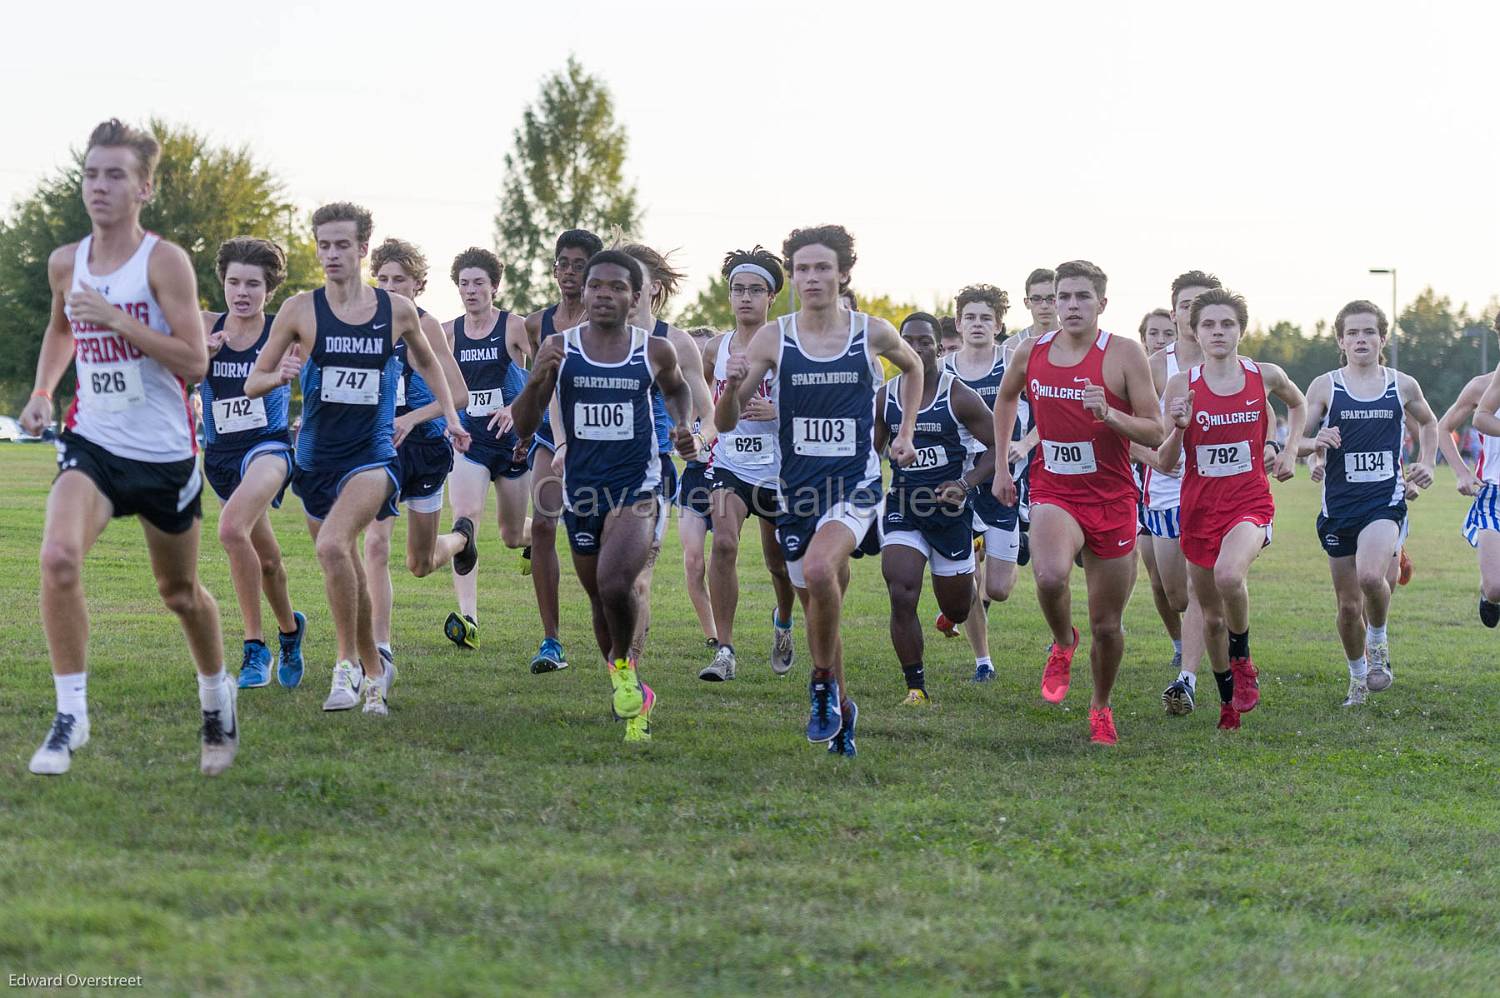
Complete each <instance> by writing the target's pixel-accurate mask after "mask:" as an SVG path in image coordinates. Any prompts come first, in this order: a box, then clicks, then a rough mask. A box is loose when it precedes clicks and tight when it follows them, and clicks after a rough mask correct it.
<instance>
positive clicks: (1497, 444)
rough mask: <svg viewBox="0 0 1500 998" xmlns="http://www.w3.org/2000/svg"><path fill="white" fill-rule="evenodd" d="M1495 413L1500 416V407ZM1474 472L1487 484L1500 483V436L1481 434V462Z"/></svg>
mask: <svg viewBox="0 0 1500 998" xmlns="http://www.w3.org/2000/svg"><path fill="white" fill-rule="evenodd" d="M1495 414H1496V415H1497V416H1500V409H1497V410H1496V411H1495ZM1474 474H1475V475H1476V476H1478V478H1479V480H1480V481H1481V482H1484V483H1485V484H1486V485H1500V437H1492V436H1490V435H1489V434H1486V433H1481V434H1480V435H1479V463H1478V464H1477V465H1476V466H1475V468H1474Z"/></svg>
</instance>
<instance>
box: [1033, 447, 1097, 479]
mask: <svg viewBox="0 0 1500 998" xmlns="http://www.w3.org/2000/svg"><path fill="white" fill-rule="evenodd" d="M1042 458H1043V462H1044V464H1045V465H1046V468H1047V470H1048V471H1050V472H1052V473H1053V474H1054V475H1090V474H1093V473H1094V472H1095V471H1097V470H1098V469H1099V465H1098V464H1097V463H1096V462H1095V461H1094V442H1093V441H1092V440H1080V441H1079V442H1078V443H1076V444H1065V443H1059V442H1057V441H1056V440H1043V441H1042Z"/></svg>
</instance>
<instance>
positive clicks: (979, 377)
mask: <svg viewBox="0 0 1500 998" xmlns="http://www.w3.org/2000/svg"><path fill="white" fill-rule="evenodd" d="M1007 304H1008V303H1007V299H1006V295H1005V292H1004V291H1001V290H1000V289H999V288H995V287H992V286H990V285H988V284H976V285H972V286H970V287H967V288H964V289H963V290H962V291H960V292H959V293H958V328H959V331H960V332H961V333H962V335H963V341H962V342H963V346H962V347H961V348H960V350H959V351H958V352H957V353H955V354H952V355H946V354H945V355H944V356H943V360H942V364H943V369H944V370H946V371H950V372H952V373H953V374H955V375H957V376H958V379H959V380H960V381H962V382H963V383H964V384H965V385H967V386H968V387H969V388H971V389H973V390H974V391H975V392H977V393H978V395H979V398H980V399H981V400H982V401H983V402H984V404H985V407H986V408H987V409H989V410H990V411H991V412H993V411H994V404H995V396H996V394H997V393H998V392H999V391H1000V380H1001V378H1003V377H1004V375H1005V352H1004V349H1003V348H1002V347H999V346H997V345H996V344H995V336H996V333H997V330H998V329H999V328H1000V327H1001V326H1002V325H1003V324H1004V321H1005V320H1004V315H1005V311H1006V307H1007ZM1021 431H1022V426H1021V421H1020V420H1019V419H1017V420H1016V426H1015V430H1014V432H1012V433H1011V436H1010V439H1009V440H1007V441H1006V447H1007V449H1008V448H1009V447H1010V446H1011V445H1012V443H1019V442H1020V441H1021V439H1022V437H1023V436H1024V434H1023V433H1022V432H1021ZM991 435H992V436H993V431H992V433H991ZM985 449H987V448H984V447H983V445H981V444H979V443H977V442H976V443H974V444H972V445H971V448H970V450H971V454H970V457H969V460H968V461H967V462H966V464H965V468H964V470H965V473H967V472H968V471H969V470H970V469H971V468H972V465H973V460H974V457H975V453H972V452H975V451H977V452H978V453H983V452H984V450H985ZM994 459H995V458H994V457H992V458H991V465H993V461H994ZM990 485H991V479H990V478H989V477H986V478H985V480H984V481H982V482H980V483H979V488H978V490H977V492H975V493H974V494H973V495H972V496H971V497H970V502H971V504H972V506H973V510H974V517H973V527H974V551H975V554H976V556H977V565H976V569H977V571H976V575H977V578H976V582H977V585H976V587H975V592H974V605H973V606H972V607H970V608H969V614H968V619H967V620H965V621H964V625H963V626H964V634H965V636H967V637H968V639H969V648H970V650H972V651H973V652H974V682H976V683H987V682H989V681H990V680H992V679H994V678H995V666H994V663H993V661H992V660H991V659H990V645H989V641H990V638H989V608H990V602H991V601H994V602H1004V601H1005V600H1007V599H1009V598H1010V593H1011V590H1012V589H1014V588H1015V585H1016V558H1017V556H1018V555H1019V553H1020V543H1021V529H1020V523H1019V517H1018V515H1017V510H1016V507H1014V506H1001V505H1000V503H999V502H998V501H996V499H995V497H994V496H993V495H991V494H990ZM937 628H938V630H940V631H942V632H943V633H945V634H948V635H949V636H950V637H951V636H955V635H957V634H958V628H957V627H956V626H955V625H954V623H953V621H951V620H949V618H948V617H947V615H946V614H943V613H941V612H939V613H938V619H937Z"/></svg>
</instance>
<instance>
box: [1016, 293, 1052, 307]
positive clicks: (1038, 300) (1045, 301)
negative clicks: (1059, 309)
mask: <svg viewBox="0 0 1500 998" xmlns="http://www.w3.org/2000/svg"><path fill="white" fill-rule="evenodd" d="M1024 300H1025V302H1026V303H1027V304H1028V305H1056V304H1057V295H1045V296H1042V295H1038V296H1034V297H1033V296H1028V297H1027V298H1025V299H1024Z"/></svg>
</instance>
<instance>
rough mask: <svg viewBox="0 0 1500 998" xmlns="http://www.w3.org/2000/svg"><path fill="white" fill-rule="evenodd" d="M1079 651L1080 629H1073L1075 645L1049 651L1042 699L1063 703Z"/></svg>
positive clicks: (1056, 646)
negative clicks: (1074, 654) (1075, 656)
mask: <svg viewBox="0 0 1500 998" xmlns="http://www.w3.org/2000/svg"><path fill="white" fill-rule="evenodd" d="M1077 650H1078V628H1076V627H1075V628H1073V643H1072V644H1071V645H1069V646H1068V647H1066V648H1064V647H1062V646H1061V645H1059V644H1058V643H1057V642H1055V641H1054V642H1053V643H1052V647H1051V648H1049V649H1048V650H1047V667H1046V668H1045V669H1043V670H1042V699H1043V700H1045V701H1047V702H1048V703H1062V702H1063V698H1064V697H1066V696H1067V695H1068V683H1069V681H1070V679H1071V675H1072V671H1073V653H1074V652H1075V651H1077ZM1111 730H1113V729H1111Z"/></svg>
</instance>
